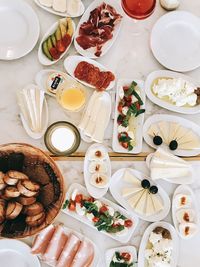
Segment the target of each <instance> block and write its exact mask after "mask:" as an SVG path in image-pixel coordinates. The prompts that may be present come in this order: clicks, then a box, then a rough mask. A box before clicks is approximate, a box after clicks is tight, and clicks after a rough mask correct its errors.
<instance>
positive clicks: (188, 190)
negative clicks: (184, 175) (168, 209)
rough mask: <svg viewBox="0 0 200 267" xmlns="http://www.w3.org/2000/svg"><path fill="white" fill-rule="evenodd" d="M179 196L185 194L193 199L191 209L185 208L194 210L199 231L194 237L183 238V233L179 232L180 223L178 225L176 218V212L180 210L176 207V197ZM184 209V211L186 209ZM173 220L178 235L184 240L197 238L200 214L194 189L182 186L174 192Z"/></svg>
mask: <svg viewBox="0 0 200 267" xmlns="http://www.w3.org/2000/svg"><path fill="white" fill-rule="evenodd" d="M178 194H183V195H184V194H185V195H189V196H190V197H191V200H192V203H191V207H185V208H192V209H193V210H194V224H196V226H197V228H198V229H197V231H196V232H195V234H194V235H192V236H183V235H181V233H180V231H179V227H178V226H179V223H178V220H177V217H176V212H177V211H178V208H177V207H176V203H175V198H176V196H177V195H178ZM180 209H181V208H180ZM182 209H184V207H183V208H182ZM172 219H173V223H174V227H175V229H176V231H177V233H178V235H179V236H180V237H181V238H182V239H185V240H188V239H190V238H192V237H193V236H195V235H196V234H197V233H198V232H199V228H200V220H199V212H198V204H197V200H196V198H195V195H194V193H193V191H192V189H191V188H190V187H189V186H187V185H180V186H178V187H177V188H176V190H175V191H174V194H173V199H172Z"/></svg>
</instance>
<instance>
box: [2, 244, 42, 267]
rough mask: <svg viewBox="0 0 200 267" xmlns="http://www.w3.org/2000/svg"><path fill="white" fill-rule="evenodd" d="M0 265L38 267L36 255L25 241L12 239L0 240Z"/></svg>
mask: <svg viewBox="0 0 200 267" xmlns="http://www.w3.org/2000/svg"><path fill="white" fill-rule="evenodd" d="M0 262H1V264H0V265H1V267H13V266H16V267H40V262H39V260H38V258H37V256H35V255H32V254H31V249H30V247H29V246H28V245H26V244H25V243H23V242H21V241H19V240H14V239H1V240H0Z"/></svg>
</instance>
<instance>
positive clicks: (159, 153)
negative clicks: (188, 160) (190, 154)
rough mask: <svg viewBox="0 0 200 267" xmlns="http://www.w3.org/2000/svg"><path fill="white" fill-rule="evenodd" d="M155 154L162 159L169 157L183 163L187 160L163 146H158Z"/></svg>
mask: <svg viewBox="0 0 200 267" xmlns="http://www.w3.org/2000/svg"><path fill="white" fill-rule="evenodd" d="M154 156H156V157H157V158H160V159H163V160H165V159H167V160H171V161H174V162H175V161H176V162H181V163H183V162H184V163H185V160H183V159H181V158H179V157H177V156H175V155H173V154H171V153H170V152H168V151H166V150H164V149H162V148H160V147H159V148H158V149H157V151H156V152H155V153H154Z"/></svg>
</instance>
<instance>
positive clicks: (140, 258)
mask: <svg viewBox="0 0 200 267" xmlns="http://www.w3.org/2000/svg"><path fill="white" fill-rule="evenodd" d="M156 227H163V228H165V229H167V230H168V231H169V232H170V233H171V237H172V240H173V250H172V262H171V263H170V266H171V267H176V266H177V263H178V262H177V260H178V255H179V239H178V236H177V234H176V230H175V229H174V227H173V226H172V225H171V224H170V223H167V222H163V221H161V222H155V223H152V224H150V225H149V226H148V227H147V228H146V230H145V232H144V234H143V237H142V241H141V243H140V248H139V254H138V267H146V264H145V258H144V253H145V249H146V247H147V243H148V239H149V235H150V233H151V232H152V231H153V230H154V229H155V228H156Z"/></svg>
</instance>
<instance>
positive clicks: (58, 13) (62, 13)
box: [34, 0, 85, 18]
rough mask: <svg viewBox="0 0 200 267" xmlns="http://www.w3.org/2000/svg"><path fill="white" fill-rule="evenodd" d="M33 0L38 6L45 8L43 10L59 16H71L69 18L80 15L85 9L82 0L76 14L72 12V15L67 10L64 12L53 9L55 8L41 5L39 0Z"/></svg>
mask: <svg viewBox="0 0 200 267" xmlns="http://www.w3.org/2000/svg"><path fill="white" fill-rule="evenodd" d="M34 1H35V3H36V4H37V5H38V6H39V7H41V8H42V9H43V10H45V11H47V12H49V13H51V14H54V15H57V16H61V17H71V18H75V17H80V16H81V15H82V14H83V13H84V11H85V6H84V4H83V2H82V1H81V2H80V10H79V12H78V13H77V14H73V15H72V14H69V13H68V12H67V11H66V12H59V11H55V10H54V9H53V8H51V7H46V6H43V5H42V4H41V3H40V1H39V0H34ZM66 1H68V0H66Z"/></svg>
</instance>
